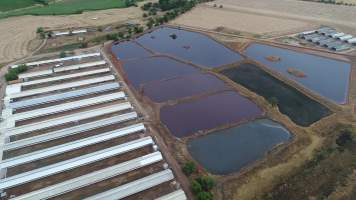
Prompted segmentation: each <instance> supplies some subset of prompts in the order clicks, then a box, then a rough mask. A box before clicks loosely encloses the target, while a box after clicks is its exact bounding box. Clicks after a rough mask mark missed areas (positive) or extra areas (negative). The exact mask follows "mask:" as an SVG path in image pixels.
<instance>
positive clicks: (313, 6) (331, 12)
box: [207, 0, 356, 33]
mask: <svg viewBox="0 0 356 200" xmlns="http://www.w3.org/2000/svg"><path fill="white" fill-rule="evenodd" d="M207 4H208V5H210V6H212V5H213V4H217V5H223V7H224V9H232V10H235V11H236V12H248V13H254V14H257V15H266V16H274V17H279V18H283V19H294V20H300V21H306V22H312V23H316V24H323V25H335V26H337V27H340V28H345V29H343V30H344V31H346V32H348V31H351V33H355V32H356V30H355V27H356V22H355V20H354V19H355V18H356V12H355V11H356V7H354V6H337V5H333V4H323V3H316V2H308V1H297V0H268V1H264V0H250V1H244V0H217V1H214V2H210V3H207ZM265 27H268V25H266V26H265Z"/></svg>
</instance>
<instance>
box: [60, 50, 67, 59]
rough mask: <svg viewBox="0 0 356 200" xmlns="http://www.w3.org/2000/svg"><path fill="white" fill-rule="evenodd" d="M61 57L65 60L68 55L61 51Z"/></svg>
mask: <svg viewBox="0 0 356 200" xmlns="http://www.w3.org/2000/svg"><path fill="white" fill-rule="evenodd" d="M59 57H60V58H65V57H67V53H66V52H65V51H61V52H60V53H59Z"/></svg>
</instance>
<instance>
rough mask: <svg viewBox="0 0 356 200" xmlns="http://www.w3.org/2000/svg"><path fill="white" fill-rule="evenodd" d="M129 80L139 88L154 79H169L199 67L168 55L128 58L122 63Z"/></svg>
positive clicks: (193, 71)
mask: <svg viewBox="0 0 356 200" xmlns="http://www.w3.org/2000/svg"><path fill="white" fill-rule="evenodd" d="M123 67H124V70H125V73H126V75H127V77H128V79H129V81H130V82H131V83H132V84H133V85H134V87H135V88H137V89H138V88H139V87H140V86H141V85H142V84H145V83H147V82H150V81H154V80H161V79H169V78H173V77H178V76H183V75H188V74H193V73H197V72H199V69H197V68H195V67H193V66H191V65H187V64H184V63H181V62H178V61H176V60H173V59H170V58H168V57H150V58H142V59H138V60H130V61H127V62H124V64H123Z"/></svg>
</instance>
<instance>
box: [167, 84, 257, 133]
mask: <svg viewBox="0 0 356 200" xmlns="http://www.w3.org/2000/svg"><path fill="white" fill-rule="evenodd" d="M262 115H263V111H262V110H261V109H260V108H259V107H258V106H257V105H256V104H255V103H254V102H252V101H250V100H249V99H247V98H246V97H244V96H242V95H240V94H239V93H237V92H235V91H225V92H221V93H218V94H214V95H211V96H208V97H205V98H201V99H198V100H195V101H192V102H184V103H180V104H177V105H173V106H165V107H163V108H162V109H161V113H160V116H161V121H162V122H163V123H164V124H165V125H166V127H167V128H168V129H169V131H170V132H171V133H172V134H173V135H174V136H176V137H186V136H189V135H192V134H194V133H196V132H198V131H200V130H209V129H212V128H215V127H218V126H222V125H225V124H231V123H236V122H241V121H247V120H251V119H255V118H257V117H260V116H262Z"/></svg>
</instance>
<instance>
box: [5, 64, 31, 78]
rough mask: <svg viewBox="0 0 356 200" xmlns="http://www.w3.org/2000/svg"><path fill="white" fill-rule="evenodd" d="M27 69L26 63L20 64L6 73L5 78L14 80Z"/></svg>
mask: <svg viewBox="0 0 356 200" xmlns="http://www.w3.org/2000/svg"><path fill="white" fill-rule="evenodd" d="M25 71H27V66H26V65H19V66H17V67H16V68H11V69H9V71H8V72H7V73H6V74H5V79H6V81H13V80H17V79H18V75H19V74H20V73H22V72H25Z"/></svg>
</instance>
